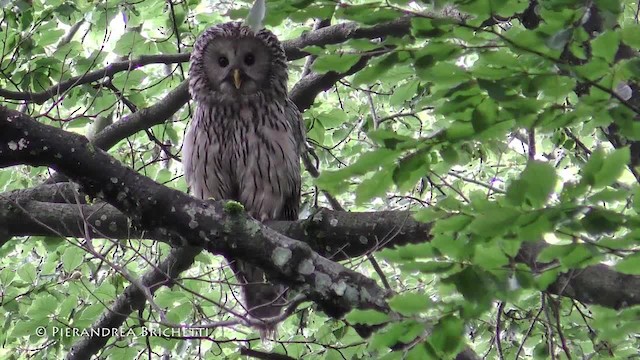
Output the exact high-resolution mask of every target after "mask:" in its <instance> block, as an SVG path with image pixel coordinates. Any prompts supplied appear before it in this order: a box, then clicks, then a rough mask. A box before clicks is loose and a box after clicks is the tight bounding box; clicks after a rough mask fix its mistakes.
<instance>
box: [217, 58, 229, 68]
mask: <svg viewBox="0 0 640 360" xmlns="http://www.w3.org/2000/svg"><path fill="white" fill-rule="evenodd" d="M218 65H220V66H222V67H227V65H229V59H227V57H226V56H220V57H219V58H218Z"/></svg>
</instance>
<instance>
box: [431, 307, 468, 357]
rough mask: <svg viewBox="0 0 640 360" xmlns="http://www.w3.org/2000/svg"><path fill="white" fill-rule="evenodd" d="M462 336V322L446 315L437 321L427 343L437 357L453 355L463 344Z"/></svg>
mask: <svg viewBox="0 0 640 360" xmlns="http://www.w3.org/2000/svg"><path fill="white" fill-rule="evenodd" d="M463 336H464V322H463V321H462V320H461V319H459V318H457V317H455V316H453V315H448V316H445V317H443V318H441V319H440V320H439V321H438V323H437V324H436V326H435V327H434V329H433V333H432V334H431V336H429V338H428V339H427V341H428V342H429V344H430V345H431V346H432V347H433V349H434V350H435V351H436V352H437V353H438V355H455V354H456V353H457V352H458V350H459V349H460V348H461V346H462V344H463V340H462V339H463ZM446 357H447V358H448V356H446Z"/></svg>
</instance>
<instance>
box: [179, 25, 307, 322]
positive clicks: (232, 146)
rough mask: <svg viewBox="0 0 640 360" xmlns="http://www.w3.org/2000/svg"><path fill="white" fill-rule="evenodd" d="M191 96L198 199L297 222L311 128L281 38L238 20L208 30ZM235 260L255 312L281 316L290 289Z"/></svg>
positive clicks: (189, 146)
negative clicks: (292, 86)
mask: <svg viewBox="0 0 640 360" xmlns="http://www.w3.org/2000/svg"><path fill="white" fill-rule="evenodd" d="M235 70H238V71H235ZM238 84H240V85H239V86H238ZM189 91H190V93H191V97H192V98H193V100H194V101H195V111H194V114H193V119H192V121H191V123H190V124H189V129H188V131H187V133H186V135H185V141H184V147H183V167H184V172H185V176H186V179H187V183H188V184H189V187H190V188H191V192H192V194H193V195H194V196H196V197H199V198H202V199H208V198H214V199H216V200H219V199H233V200H237V201H239V202H240V203H242V204H243V205H244V207H245V209H246V210H247V211H248V212H249V213H250V214H251V215H252V216H253V217H255V218H256V219H258V220H260V221H266V220H295V219H297V217H298V210H299V205H300V182H301V181H300V155H301V152H302V151H303V149H304V145H303V144H304V130H303V123H302V120H301V118H300V113H299V111H298V109H297V108H296V106H295V104H293V102H292V101H291V100H290V99H289V97H288V92H287V64H286V58H285V54H284V50H283V49H282V45H281V44H280V42H279V41H278V39H277V38H276V36H275V35H274V34H272V33H271V32H270V31H268V30H265V29H263V30H260V31H258V32H257V33H254V32H253V31H252V30H251V29H250V28H249V27H246V26H243V25H242V24H241V23H237V22H230V23H225V24H221V25H218V26H214V27H211V28H209V29H207V30H206V31H205V32H204V33H203V34H202V35H201V36H200V37H199V38H198V39H197V41H196V43H195V44H194V49H193V52H192V54H191V67H190V70H189ZM228 260H229V261H230V263H231V266H232V268H233V269H234V271H235V272H236V276H237V277H238V279H239V280H240V282H241V283H243V284H245V285H244V286H243V291H242V292H243V298H244V303H245V304H244V305H245V306H246V307H247V309H248V310H249V314H250V315H251V316H253V317H256V318H265V317H272V316H276V315H278V314H279V313H280V308H281V306H278V305H281V304H282V303H283V299H284V298H283V292H284V288H283V287H282V286H279V285H274V284H270V283H266V282H265V279H264V273H263V272H262V271H261V270H260V269H258V268H255V267H253V266H250V265H248V264H246V263H242V262H239V261H234V260H233V259H228ZM265 304H266V305H265ZM269 304H271V305H269Z"/></svg>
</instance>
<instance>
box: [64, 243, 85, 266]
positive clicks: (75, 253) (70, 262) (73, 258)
mask: <svg viewBox="0 0 640 360" xmlns="http://www.w3.org/2000/svg"><path fill="white" fill-rule="evenodd" d="M85 254H86V252H85V251H84V250H82V249H81V248H79V247H77V246H69V247H67V249H66V250H65V251H64V253H63V254H62V267H63V268H64V270H65V271H67V272H71V271H73V270H75V268H77V267H78V266H80V264H82V262H83V261H84V255H85Z"/></svg>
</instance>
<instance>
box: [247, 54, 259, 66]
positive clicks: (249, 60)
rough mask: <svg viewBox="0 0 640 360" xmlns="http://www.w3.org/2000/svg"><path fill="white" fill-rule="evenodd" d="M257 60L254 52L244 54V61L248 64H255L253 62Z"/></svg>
mask: <svg viewBox="0 0 640 360" xmlns="http://www.w3.org/2000/svg"><path fill="white" fill-rule="evenodd" d="M255 62H256V58H255V57H254V56H253V54H252V53H248V54H247V55H245V56H244V63H245V64H247V65H248V66H251V65H253V63H255Z"/></svg>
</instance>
